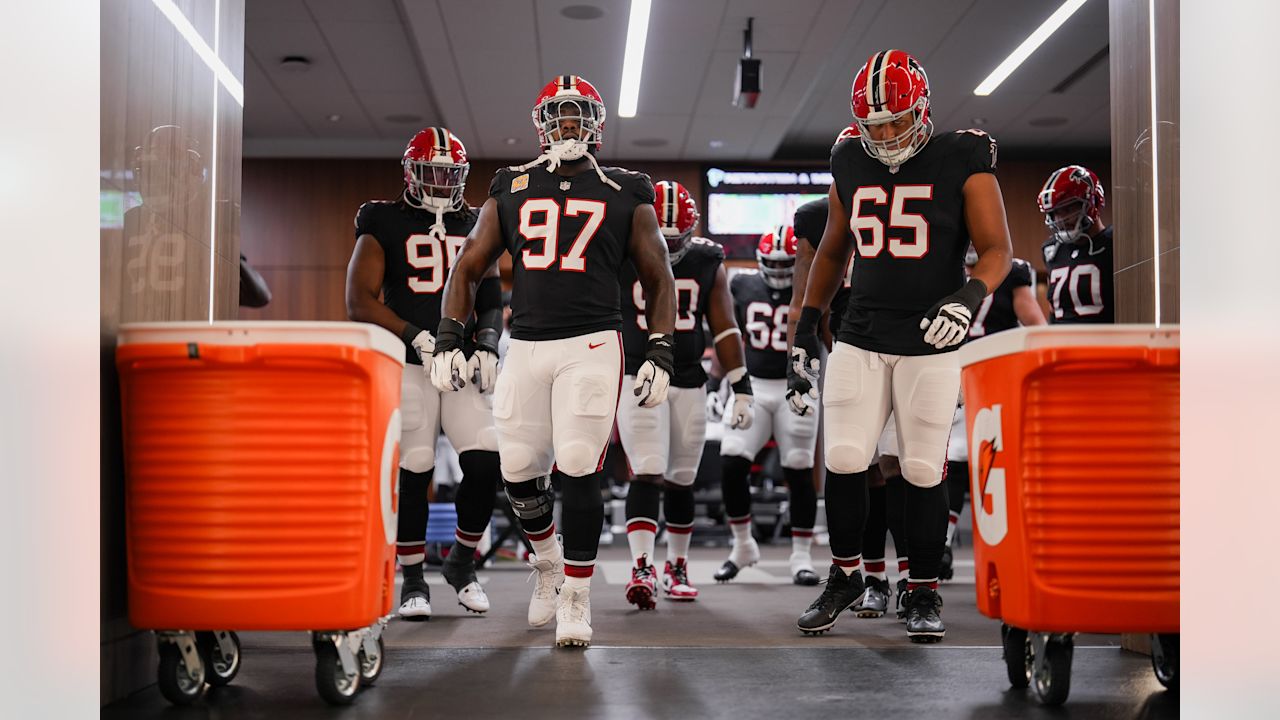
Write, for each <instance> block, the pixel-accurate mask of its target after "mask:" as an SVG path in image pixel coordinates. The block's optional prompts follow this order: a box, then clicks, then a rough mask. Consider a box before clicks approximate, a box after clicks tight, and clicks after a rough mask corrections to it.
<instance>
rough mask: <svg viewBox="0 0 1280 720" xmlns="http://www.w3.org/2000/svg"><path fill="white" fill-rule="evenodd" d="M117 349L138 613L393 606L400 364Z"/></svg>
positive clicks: (286, 616) (319, 620) (347, 350)
mask: <svg viewBox="0 0 1280 720" xmlns="http://www.w3.org/2000/svg"><path fill="white" fill-rule="evenodd" d="M116 364H117V366H118V368H119V370H120V385H121V405H122V408H123V421H124V441H125V471H126V487H127V491H126V492H127V498H126V513H127V528H128V529H127V541H128V565H129V619H130V622H131V623H132V624H133V625H134V626H135V627H138V628H147V629H188V630H205V629H237V630H328V629H335V630H336V629H353V628H357V627H361V626H365V625H368V624H370V623H372V622H373V621H374V620H376V619H377V618H378V617H381V616H383V615H385V614H387V613H389V612H390V610H391V602H392V594H393V587H394V575H393V573H394V545H393V541H394V533H395V515H394V510H395V506H396V502H397V500H396V486H397V482H396V477H397V468H398V464H399V462H398V457H397V455H398V453H399V444H398V443H399V429H398V421H399V402H400V373H401V368H400V365H399V364H398V363H396V362H395V361H394V360H392V359H391V358H389V357H387V356H386V355H383V354H381V353H378V352H376V351H373V350H366V349H359V348H354V347H347V346H338V345H301V344H299V345H289V344H274V345H246V346H225V345H187V344H180V343H175V344H168V343H166V344H138V345H123V346H120V347H119V348H118V349H117V352H116ZM392 431H394V438H391V439H390V440H388V438H389V437H390V433H391V432H392ZM388 443H391V444H388ZM384 448H390V450H389V452H387V451H384ZM384 455H389V456H390V457H384ZM387 463H389V468H388V467H386V465H387ZM388 472H389V473H390V477H389V483H390V489H389V494H388V489H387V488H386V487H385V485H386V484H387V482H388V479H387V477H386V474H387V473H388ZM388 509H389V510H390V511H391V512H390V513H388ZM388 514H390V517H389V518H388V517H387V515H388ZM388 534H390V535H391V538H390V540H389V539H388Z"/></svg>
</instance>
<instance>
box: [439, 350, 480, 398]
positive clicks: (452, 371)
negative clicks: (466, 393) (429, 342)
mask: <svg viewBox="0 0 1280 720" xmlns="http://www.w3.org/2000/svg"><path fill="white" fill-rule="evenodd" d="M468 377H470V373H469V369H468V367H467V356H466V355H465V354H464V353H463V352H462V348H454V349H452V350H445V351H444V352H441V353H436V354H435V355H433V356H432V357H431V384H432V385H434V386H435V387H436V389H437V390H439V391H440V392H452V391H454V390H461V389H462V388H464V387H466V385H467V382H466V380H465V378H468Z"/></svg>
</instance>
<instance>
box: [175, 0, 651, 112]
mask: <svg viewBox="0 0 1280 720" xmlns="http://www.w3.org/2000/svg"><path fill="white" fill-rule="evenodd" d="M151 2H152V3H154V4H155V6H156V7H157V8H159V9H160V12H162V13H164V16H165V17H166V18H168V19H169V22H170V23H171V24H172V25H173V28H174V29H175V30H177V31H178V34H179V35H181V36H182V37H183V38H184V39H185V40H186V41H187V44H188V45H190V46H191V49H192V50H195V51H196V55H199V56H200V59H201V60H203V61H204V64H205V65H208V66H209V69H210V70H212V71H213V74H214V76H215V77H216V78H217V79H218V82H220V83H222V86H223V87H225V88H226V89H227V92H229V93H231V97H233V98H235V101H236V102H237V103H239V104H240V106H241V107H244V85H243V84H242V83H241V82H240V81H239V80H237V79H236V76H235V74H234V73H232V72H231V68H228V67H227V66H226V64H224V63H223V62H222V60H221V59H219V58H218V53H216V52H214V51H213V48H211V47H209V43H206V42H205V41H204V38H202V37H200V33H198V32H196V28H195V26H194V25H192V24H191V21H190V20H188V19H187V16H186V15H183V14H182V11H181V10H179V9H178V6H177V5H174V4H173V0H151ZM645 12H646V15H647V14H648V11H647V10H646V11H645Z"/></svg>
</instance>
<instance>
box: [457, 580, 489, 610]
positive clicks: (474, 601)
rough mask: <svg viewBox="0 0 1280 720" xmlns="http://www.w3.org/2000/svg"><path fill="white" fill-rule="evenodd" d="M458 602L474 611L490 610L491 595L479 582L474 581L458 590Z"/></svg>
mask: <svg viewBox="0 0 1280 720" xmlns="http://www.w3.org/2000/svg"><path fill="white" fill-rule="evenodd" d="M458 604H459V605H461V606H462V607H464V608H466V609H467V610H470V611H471V612H473V613H486V612H489V596H488V595H485V594H484V588H482V587H480V583H479V582H473V583H470V584H469V585H467V586H466V587H464V588H462V589H461V590H459V591H458Z"/></svg>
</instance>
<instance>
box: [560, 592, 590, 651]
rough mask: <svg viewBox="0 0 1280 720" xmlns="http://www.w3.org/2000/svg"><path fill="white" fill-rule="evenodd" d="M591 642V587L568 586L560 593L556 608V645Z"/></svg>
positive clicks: (587, 643)
mask: <svg viewBox="0 0 1280 720" xmlns="http://www.w3.org/2000/svg"><path fill="white" fill-rule="evenodd" d="M590 644H591V588H589V587H583V588H569V589H567V590H565V591H564V592H562V593H560V606H559V607H558V608H557V609H556V647H566V646H574V645H576V646H580V647H587V646H588V645H590Z"/></svg>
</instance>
